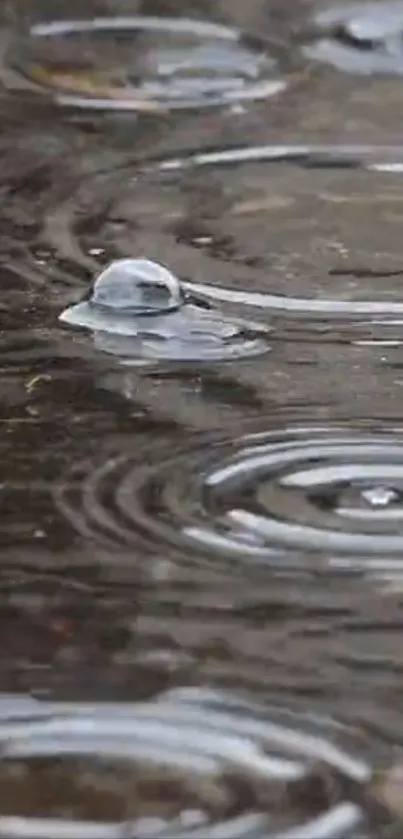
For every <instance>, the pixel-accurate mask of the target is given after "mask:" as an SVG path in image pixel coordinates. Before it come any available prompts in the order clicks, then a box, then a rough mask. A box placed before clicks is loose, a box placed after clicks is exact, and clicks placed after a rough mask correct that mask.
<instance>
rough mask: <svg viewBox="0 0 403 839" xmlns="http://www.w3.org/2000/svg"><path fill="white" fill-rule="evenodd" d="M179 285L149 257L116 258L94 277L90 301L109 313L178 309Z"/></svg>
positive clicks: (180, 296)
mask: <svg viewBox="0 0 403 839" xmlns="http://www.w3.org/2000/svg"><path fill="white" fill-rule="evenodd" d="M182 302H183V295H182V290H181V285H180V282H179V280H178V278H177V277H175V276H174V274H171V272H170V271H168V269H167V268H164V267H163V266H162V265H159V264H158V263H157V262H152V261H151V260H149V259H118V260H116V261H115V262H112V263H111V265H109V266H108V268H105V270H104V271H102V272H101V274H100V275H99V277H97V279H96V280H95V283H94V288H93V293H92V297H91V303H92V304H93V305H94V306H101V307H102V308H103V309H111V310H112V311H113V312H116V311H119V312H121V313H124V312H127V313H129V314H136V315H141V314H154V313H158V314H160V313H162V312H169V311H171V310H173V309H177V308H179V306H180V305H181V303H182Z"/></svg>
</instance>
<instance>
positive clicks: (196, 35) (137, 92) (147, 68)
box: [6, 15, 287, 112]
mask: <svg viewBox="0 0 403 839" xmlns="http://www.w3.org/2000/svg"><path fill="white" fill-rule="evenodd" d="M83 37H84V38H86V39H87V43H86V44H85V45H84V47H86V46H87V49H85V48H84V50H83V49H80V38H83ZM139 38H143V39H144V38H146V39H147V38H148V40H149V41H150V43H149V45H148V48H147V45H145V46H144V45H142V44H139ZM244 40H245V38H244V36H243V33H242V32H241V31H240V30H238V29H235V28H232V27H230V26H224V25H221V24H215V23H211V22H208V21H198V20H193V19H190V18H189V19H187V18H176V17H166V18H165V17H157V16H156V17H152V16H143V15H134V16H129V17H122V16H116V17H97V18H94V19H92V20H63V21H51V22H49V23H39V24H35V25H33V26H32V27H31V28H30V30H29V36H28V38H27V39H25V40H21V41H16V42H15V43H11V44H10V46H9V49H8V50H6V62H7V63H8V67H7V71H8V72H10V70H9V68H11V70H12V72H14V73H15V71H16V72H17V73H19V74H20V75H21V76H22V77H26V78H27V80H28V82H29V83H30V85H32V84H34V85H35V86H36V88H37V89H38V90H41V88H42V91H46V90H47V91H48V92H50V93H51V94H52V95H53V98H54V100H55V102H56V103H57V104H58V105H62V106H68V107H74V108H86V109H92V110H101V111H102V110H115V111H116V110H118V111H144V110H145V111H147V110H148V111H155V112H158V111H165V110H172V109H175V110H177V109H181V108H182V109H183V108H184V109H192V108H203V107H210V106H217V105H228V104H231V103H236V102H242V101H247V100H259V99H265V98H267V97H270V96H272V95H274V94H277V93H279V92H281V91H282V90H284V88H285V87H286V86H287V83H286V81H285V80H283V79H281V78H279V74H278V68H277V62H276V60H275V59H274V57H272V56H271V55H267V53H266V45H265V44H264V43H263V41H262V42H261V43H260V44H259V45H257V48H256V47H253V48H250V47H249V46H248V45H247V44H246V43H245V44H244V43H243V41H244ZM255 41H256V39H255ZM97 42H98V43H97ZM99 42H100V43H99ZM129 44H130V45H131V46H130V48H129V49H128V45H129ZM49 46H50V47H51V49H50V50H49V49H48V48H49ZM99 47H100V49H99ZM90 58H91V61H90ZM108 59H109V60H108Z"/></svg>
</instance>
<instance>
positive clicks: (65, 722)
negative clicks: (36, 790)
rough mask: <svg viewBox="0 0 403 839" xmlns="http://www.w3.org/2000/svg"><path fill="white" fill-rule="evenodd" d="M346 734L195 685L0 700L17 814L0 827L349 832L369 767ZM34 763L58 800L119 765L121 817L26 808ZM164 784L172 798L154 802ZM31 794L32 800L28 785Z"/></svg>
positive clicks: (35, 832) (54, 834)
mask: <svg viewBox="0 0 403 839" xmlns="http://www.w3.org/2000/svg"><path fill="white" fill-rule="evenodd" d="M345 733H346V732H345ZM341 734H343V728H342V726H340V725H338V724H336V723H334V722H332V721H331V720H323V719H317V720H315V718H312V717H305V716H302V715H301V716H299V715H297V714H294V713H292V712H290V711H284V710H279V709H278V708H270V707H269V708H265V707H263V706H261V705H256V704H254V703H252V702H249V701H247V700H246V699H240V698H238V697H237V696H236V695H232V694H227V693H221V692H216V691H211V690H208V689H202V688H180V689H174V690H171V691H168V692H166V693H164V694H161V695H159V696H157V697H156V698H155V699H153V700H151V701H149V702H142V703H121V704H119V703H112V704H110V703H105V704H102V705H94V704H89V703H88V704H87V703H53V702H46V701H45V702H41V701H36V700H33V699H28V698H23V697H21V696H10V697H3V698H2V699H1V700H0V739H1V741H2V754H1V761H0V789H1V787H2V784H3V783H4V779H5V778H6V779H7V774H8V775H9V778H8V780H9V784H10V783H11V786H13V785H14V786H15V787H16V788H17V793H18V794H17V796H16V798H17V800H18V801H19V804H20V812H21V814H20V815H13V816H7V815H2V816H0V831H1V833H2V835H6V834H7V835H12V836H14V837H15V839H20V837H21V839H22V837H24V839H34V837H35V839H36V837H37V836H39V835H40V836H41V837H43V839H46V837H49V838H50V837H51V839H59V837H60V839H61V838H62V837H63V839H66V837H70V836H71V837H75V836H78V835H80V837H82V839H118V837H121V836H123V835H124V836H125V837H128V838H129V837H132V839H142V837H143V839H146V837H150V836H153V837H157V836H161V837H163V836H164V837H165V836H168V835H169V836H171V837H178V839H180V837H187V836H189V835H191V836H192V837H194V839H196V838H197V839H198V837H200V838H201V837H203V839H214V837H218V836H221V837H233V836H238V837H239V838H240V839H244V838H245V839H246V837H251V836H256V837H269V836H273V837H274V836H275V837H276V839H297V837H298V839H301V837H303V836H306V837H308V836H309V837H310V839H315V837H318V838H319V839H326V837H334V836H339V835H340V836H341V835H342V836H343V837H344V836H345V837H347V836H353V835H356V833H355V831H356V830H357V828H358V829H359V828H360V827H363V826H364V825H365V822H366V821H367V815H366V803H367V805H368V801H369V800H370V795H369V794H368V793H367V783H368V781H369V780H370V777H371V770H370V767H369V766H368V764H367V763H366V762H365V761H364V760H362V759H360V758H358V757H355V756H353V755H350V754H349V753H348V752H345V751H344V750H343V748H342V747H341V746H339V745H338V744H337V740H336V738H337V737H340V735H341ZM349 739H350V742H351V732H349ZM38 761H40V766H41V771H42V773H43V776H44V779H45V780H46V769H47V768H48V769H49V770H50V772H51V771H52V765H53V771H55V769H56V771H57V770H58V776H59V787H58V788H56V790H55V792H54V795H55V797H58V798H59V799H60V800H63V797H64V796H66V788H67V790H68V789H69V788H70V795H71V788H73V790H74V789H79V788H80V785H81V787H84V788H85V786H86V785H87V798H88V797H89V798H90V796H88V788H89V787H91V770H92V774H93V775H94V776H95V779H94V781H93V785H94V786H93V792H95V790H96V774H97V771H98V774H99V770H100V769H101V771H102V767H103V766H104V772H105V769H108V770H109V774H110V773H111V770H112V771H113V770H114V769H115V772H116V777H117V782H116V780H115V799H118V800H119V799H120V807H121V812H122V820H121V821H119V822H115V823H112V822H111V821H109V823H105V822H102V821H98V820H91V821H90V820H89V819H88V820H81V821H79V820H69V819H64V818H54V817H52V818H50V819H48V818H47V817H46V814H44V815H43V816H41V817H38V816H37V812H38V810H36V814H35V817H30V815H27V814H26V812H25V813H24V803H25V804H27V799H26V796H27V791H28V789H29V782H28V781H27V775H28V773H29V771H30V769H31V768H33V769H34V768H35V762H38ZM55 761H57V763H56V766H55ZM88 762H90V768H89V771H88ZM91 762H93V766H91ZM86 763H87V765H85V764H86ZM60 767H62V768H64V769H65V775H63V773H62V772H60ZM316 767H317V768H316ZM13 769H14V772H13V771H12V770H13ZM15 770H17V771H15ZM94 770H95V771H94ZM10 773H11V775H10ZM69 776H70V777H69ZM107 780H108V779H107V778H105V779H104V784H103V786H104V792H102V786H101V785H100V784H99V778H98V784H99V786H98V798H101V797H102V795H104V796H105V795H106V793H107V792H109V793H110V792H111V782H110V780H109V790H108V786H107ZM24 781H25V790H24ZM105 781H106V783H105ZM119 781H120V782H119ZM5 786H6V787H7V785H5ZM18 787H20V788H19V789H18ZM116 787H118V790H116ZM112 789H113V787H112ZM164 789H166V790H167V799H166V800H167V801H168V803H167V804H164V803H163V801H161V791H163V790H164ZM133 791H134V793H135V794H134V795H133ZM153 793H154V797H153ZM28 795H29V794H28ZM128 795H130V800H128V797H127V796H128ZM155 796H156V797H155ZM49 797H50V798H51V807H52V806H53V812H54V810H55V809H56V808H57V805H56V804H55V803H54V802H53V801H52V796H49V795H48V796H47V800H49ZM67 797H68V792H67ZM24 798H25V799H26V800H25V801H24ZM366 798H367V799H368V800H367V802H366ZM144 799H148V801H147V800H144ZM14 800H15V798H14ZM28 800H30V801H31V806H32V790H31V794H30V799H29V798H28ZM156 801H158V802H159V803H158V807H157V806H156ZM59 806H60V805H59ZM98 806H99V805H98ZM82 809H83V808H82ZM3 810H4V806H3ZM153 810H154V812H153ZM56 812H57V809H56ZM128 813H129V815H128ZM81 814H82V811H81Z"/></svg>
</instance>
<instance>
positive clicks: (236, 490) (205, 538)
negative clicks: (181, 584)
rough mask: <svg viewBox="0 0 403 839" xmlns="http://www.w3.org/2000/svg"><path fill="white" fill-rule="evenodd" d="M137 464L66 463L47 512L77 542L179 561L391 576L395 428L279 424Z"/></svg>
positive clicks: (400, 478)
mask: <svg viewBox="0 0 403 839" xmlns="http://www.w3.org/2000/svg"><path fill="white" fill-rule="evenodd" d="M147 461H148V462H147V464H145V463H144V461H143V462H141V461H140V459H139V457H138V456H137V454H132V455H130V454H127V453H125V454H117V455H116V456H111V457H110V458H109V459H106V460H104V461H102V462H101V463H100V464H98V465H96V464H94V463H79V464H75V465H73V466H72V467H71V468H70V470H69V472H68V473H67V474H66V475H64V476H63V477H62V479H61V480H60V481H59V482H58V483H57V485H56V486H55V487H54V498H55V501H56V504H57V506H58V507H59V509H60V510H61V511H62V512H63V514H64V516H67V518H68V519H69V520H70V522H71V523H72V524H73V526H74V527H75V529H77V530H78V531H79V532H81V533H82V534H83V535H85V536H86V537H88V536H89V537H90V538H95V539H97V540H101V541H107V542H109V543H110V542H112V543H115V544H119V543H122V544H124V545H127V544H135V543H136V542H138V541H139V540H140V541H141V542H142V544H143V547H145V548H147V547H148V549H149V548H150V546H153V548H154V549H155V546H156V545H160V544H161V543H162V544H170V545H171V546H174V547H176V548H177V549H180V550H181V551H182V552H184V553H185V555H186V557H187V559H186V562H187V563H189V561H192V560H191V559H189V556H190V557H192V556H194V553H193V552H194V549H195V548H197V549H198V550H199V551H201V552H202V553H203V552H204V553H206V554H207V555H210V557H211V556H212V557H213V558H215V559H218V558H220V557H221V559H223V558H224V557H227V558H228V557H229V558H232V559H237V560H239V561H241V562H251V561H252V562H253V561H255V562H259V563H263V564H267V563H268V564H270V563H274V564H275V566H276V567H278V565H279V563H280V566H281V565H282V564H284V565H285V566H287V567H288V566H289V565H290V566H291V567H296V568H301V567H306V565H307V564H308V565H309V563H310V562H311V561H312V562H314V563H315V562H316V560H315V557H316V559H317V558H318V557H321V556H325V557H326V559H325V563H326V566H327V567H329V566H330V567H333V568H337V567H346V568H347V567H349V566H351V567H364V568H369V567H371V568H378V569H379V570H382V569H383V570H387V571H389V572H390V571H393V570H399V569H400V568H401V553H402V548H403V540H402V520H403V437H402V430H401V429H400V430H395V431H394V432H390V433H388V432H383V431H382V432H380V433H375V432H372V431H370V432H366V431H365V430H360V429H359V428H351V426H343V425H341V426H334V427H312V426H306V427H289V428H286V429H284V430H281V431H278V432H277V431H270V432H263V433H256V434H251V435H247V436H245V437H243V438H241V439H238V440H235V441H234V440H224V441H223V440H220V441H216V444H215V445H214V444H213V443H212V441H211V438H210V440H208V441H205V442H204V441H201V442H200V443H199V444H198V445H194V446H193V448H188V449H185V448H184V447H182V448H181V446H180V445H179V446H175V444H174V446H173V448H172V450H171V452H170V454H169V455H167V451H166V448H165V452H163V453H161V451H157V450H155V451H154V452H152V453H149V457H148V458H147ZM194 561H196V562H197V559H195V560H194Z"/></svg>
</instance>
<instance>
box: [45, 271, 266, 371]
mask: <svg viewBox="0 0 403 839" xmlns="http://www.w3.org/2000/svg"><path fill="white" fill-rule="evenodd" d="M59 319H60V320H61V321H62V322H63V323H67V324H70V325H71V326H78V327H83V328H86V329H90V330H92V332H93V333H94V340H95V344H96V346H97V347H99V349H101V350H103V351H104V352H108V353H112V354H113V355H117V356H120V358H121V359H122V361H126V362H127V363H135V362H136V361H137V362H138V363H141V362H145V361H147V360H148V361H152V360H163V359H168V360H176V361H181V360H185V361H208V360H210V361H215V360H217V361H220V360H223V361H224V360H230V359H232V358H242V357H244V356H249V355H256V354H260V353H263V352H265V351H267V349H268V347H267V343H266V337H267V334H268V331H269V330H268V329H267V328H266V327H264V326H262V325H261V324H256V323H253V322H250V321H246V320H243V319H241V318H235V317H232V316H229V315H226V314H225V313H223V312H222V311H221V310H219V309H214V308H212V306H211V305H210V304H209V303H207V302H206V301H205V300H204V299H202V298H201V297H198V296H197V295H195V296H193V295H192V297H190V296H189V294H187V295H186V294H185V293H184V291H183V288H182V286H181V283H180V281H179V279H178V278H177V277H175V275H174V274H172V273H171V272H170V271H168V269H166V268H164V267H163V266H162V265H159V264H158V263H156V262H152V261H151V260H148V259H119V260H116V261H115V262H112V263H111V265H109V266H108V268H106V269H105V270H104V271H102V272H101V274H100V275H99V276H98V277H97V278H96V279H95V282H94V285H93V288H92V292H91V296H90V297H89V299H88V300H84V301H82V302H81V303H78V304H76V305H73V306H69V307H68V308H67V309H65V311H64V312H62V314H61V315H60V318H59Z"/></svg>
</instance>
